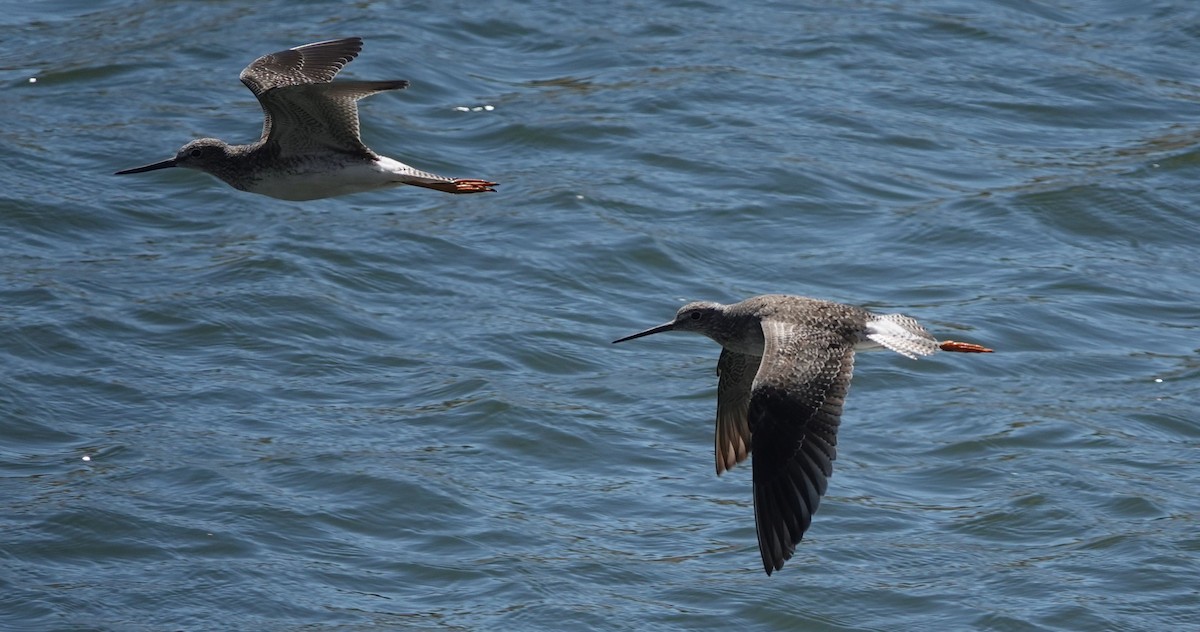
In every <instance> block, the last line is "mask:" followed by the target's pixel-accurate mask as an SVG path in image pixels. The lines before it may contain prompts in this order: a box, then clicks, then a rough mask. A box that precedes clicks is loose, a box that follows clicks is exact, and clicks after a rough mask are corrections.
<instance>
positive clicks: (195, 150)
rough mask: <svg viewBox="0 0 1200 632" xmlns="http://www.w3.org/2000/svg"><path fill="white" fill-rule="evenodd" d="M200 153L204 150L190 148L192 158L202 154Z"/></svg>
mask: <svg viewBox="0 0 1200 632" xmlns="http://www.w3.org/2000/svg"><path fill="white" fill-rule="evenodd" d="M202 153H204V152H203V151H200V150H199V149H193V150H192V158H199V157H200V154H202Z"/></svg>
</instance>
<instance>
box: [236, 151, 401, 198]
mask: <svg viewBox="0 0 1200 632" xmlns="http://www.w3.org/2000/svg"><path fill="white" fill-rule="evenodd" d="M392 162H395V161H392ZM401 184H404V183H403V182H400V181H399V180H398V179H397V177H396V175H395V174H394V173H393V172H392V171H390V170H389V169H386V168H384V165H381V164H380V163H379V162H378V161H377V162H371V163H352V164H348V165H344V166H341V167H339V168H337V169H335V170H328V169H326V170H320V169H318V168H314V169H311V170H305V169H300V170H297V171H295V172H292V173H275V174H271V176H270V177H264V178H262V179H260V180H258V181H257V182H255V183H253V184H252V185H250V186H248V187H247V188H246V190H247V191H249V192H251V193H258V194H260V195H266V196H268V197H273V198H277V199H280V200H292V201H303V200H317V199H321V198H327V197H334V196H338V195H348V194H350V193H360V192H363V191H374V190H376V189H386V188H388V187H394V186H400V185H401Z"/></svg>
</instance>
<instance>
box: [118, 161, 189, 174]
mask: <svg viewBox="0 0 1200 632" xmlns="http://www.w3.org/2000/svg"><path fill="white" fill-rule="evenodd" d="M174 166H175V159H174V158H172V159H170V160H164V161H162V162H156V163H154V164H151V165H144V166H141V167H134V168H133V169H125V170H123V171H118V172H116V173H115V174H113V175H118V176H123V175H125V174H127V173H145V172H147V171H158V170H159V169H166V168H167V167H174Z"/></svg>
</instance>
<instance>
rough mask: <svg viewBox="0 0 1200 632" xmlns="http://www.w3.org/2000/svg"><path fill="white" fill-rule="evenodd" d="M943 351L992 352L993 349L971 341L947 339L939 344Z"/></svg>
mask: <svg viewBox="0 0 1200 632" xmlns="http://www.w3.org/2000/svg"><path fill="white" fill-rule="evenodd" d="M938 346H939V347H941V348H942V351H957V352H959V353H992V350H991V349H988V348H987V347H984V346H982V345H977V344H973V343H970V342H955V341H953V340H947V341H945V342H942V343H940V344H939V345H938Z"/></svg>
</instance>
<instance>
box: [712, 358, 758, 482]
mask: <svg viewBox="0 0 1200 632" xmlns="http://www.w3.org/2000/svg"><path fill="white" fill-rule="evenodd" d="M758 363H759V358H758V357H756V356H751V355H746V354H743V353H736V352H734V351H730V350H728V349H721V359H720V360H718V361H717V432H716V445H715V450H714V451H715V453H716V458H717V474H718V475H720V474H722V473H724V472H725V470H728V469H732V468H733V466H735V465H737V464H738V463H741V462H742V461H744V460H746V457H747V456H748V455H749V453H750V445H751V441H750V426H749V423H748V422H747V419H746V415H747V413H748V411H749V408H750V388H751V387H752V386H753V385H754V374H755V373H758Z"/></svg>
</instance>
